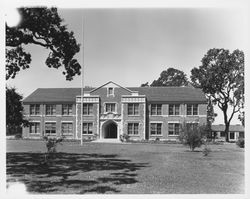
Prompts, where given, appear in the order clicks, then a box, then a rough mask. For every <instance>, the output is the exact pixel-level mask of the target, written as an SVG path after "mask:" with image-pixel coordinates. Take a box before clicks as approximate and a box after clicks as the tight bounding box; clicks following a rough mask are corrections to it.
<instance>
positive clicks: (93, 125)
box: [82, 121, 94, 135]
mask: <svg viewBox="0 0 250 199" xmlns="http://www.w3.org/2000/svg"><path fill="white" fill-rule="evenodd" d="M84 124H87V133H83V132H84ZM89 124H92V133H88V132H89ZM82 126H83V128H82V135H93V134H94V133H93V127H94V123H93V122H88V121H86V122H83V124H82Z"/></svg>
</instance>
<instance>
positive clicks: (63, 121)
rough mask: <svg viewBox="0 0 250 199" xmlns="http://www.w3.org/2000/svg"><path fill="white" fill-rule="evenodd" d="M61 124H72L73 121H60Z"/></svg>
mask: <svg viewBox="0 0 250 199" xmlns="http://www.w3.org/2000/svg"><path fill="white" fill-rule="evenodd" d="M61 123H74V121H61Z"/></svg>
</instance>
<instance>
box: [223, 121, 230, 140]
mask: <svg viewBox="0 0 250 199" xmlns="http://www.w3.org/2000/svg"><path fill="white" fill-rule="evenodd" d="M229 126H230V123H229V122H226V124H225V131H224V132H225V139H226V142H229V135H228V132H229Z"/></svg>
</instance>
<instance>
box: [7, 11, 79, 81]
mask: <svg viewBox="0 0 250 199" xmlns="http://www.w3.org/2000/svg"><path fill="white" fill-rule="evenodd" d="M18 11H19V13H20V15H21V18H22V20H21V22H20V24H19V25H18V26H16V27H8V25H7V24H6V79H9V78H15V76H16V74H17V73H18V72H19V71H20V70H21V69H27V68H29V67H30V63H31V55H30V53H28V52H26V51H25V45H29V44H34V45H37V46H41V47H44V48H46V49H48V50H49V55H48V57H47V59H46V62H45V63H46V65H47V66H48V67H50V68H51V67H53V68H59V67H61V66H64V71H63V74H64V75H65V76H66V79H67V80H72V79H73V77H74V76H75V75H76V74H78V75H79V74H80V68H81V66H80V64H79V63H78V62H77V60H76V59H74V55H75V54H76V53H77V52H79V50H80V46H79V44H77V42H76V39H75V38H74V34H73V32H69V31H68V30H67V27H66V25H63V24H62V22H63V21H62V19H61V18H60V16H59V15H58V12H57V9H56V8H50V9H49V8H45V7H41V8H19V9H18Z"/></svg>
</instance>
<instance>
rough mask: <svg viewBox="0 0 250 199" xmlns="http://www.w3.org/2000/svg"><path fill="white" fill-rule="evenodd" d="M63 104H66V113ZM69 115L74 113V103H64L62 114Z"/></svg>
mask: <svg viewBox="0 0 250 199" xmlns="http://www.w3.org/2000/svg"><path fill="white" fill-rule="evenodd" d="M63 106H66V107H67V108H66V110H67V111H66V112H67V113H66V114H64V113H63V110H64V107H63ZM70 106H71V113H70ZM68 115H70V116H71V115H73V104H62V116H68Z"/></svg>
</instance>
